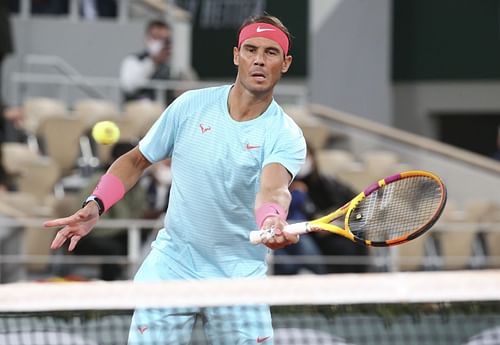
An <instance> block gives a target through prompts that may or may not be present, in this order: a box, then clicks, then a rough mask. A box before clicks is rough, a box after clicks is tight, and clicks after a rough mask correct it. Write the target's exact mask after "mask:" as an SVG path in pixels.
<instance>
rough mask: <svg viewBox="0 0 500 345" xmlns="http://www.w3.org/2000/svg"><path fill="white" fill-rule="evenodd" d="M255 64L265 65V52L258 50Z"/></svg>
mask: <svg viewBox="0 0 500 345" xmlns="http://www.w3.org/2000/svg"><path fill="white" fill-rule="evenodd" d="M253 64H254V65H257V66H264V53H263V52H260V51H258V52H257V54H255V60H254V62H253Z"/></svg>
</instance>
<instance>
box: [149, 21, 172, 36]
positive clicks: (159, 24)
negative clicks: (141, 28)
mask: <svg viewBox="0 0 500 345" xmlns="http://www.w3.org/2000/svg"><path fill="white" fill-rule="evenodd" d="M157 27H158V28H165V29H168V30H170V25H169V24H168V23H167V22H165V21H163V20H160V19H154V20H151V21H150V22H149V23H148V25H147V26H146V33H148V32H150V31H151V30H152V29H153V28H157Z"/></svg>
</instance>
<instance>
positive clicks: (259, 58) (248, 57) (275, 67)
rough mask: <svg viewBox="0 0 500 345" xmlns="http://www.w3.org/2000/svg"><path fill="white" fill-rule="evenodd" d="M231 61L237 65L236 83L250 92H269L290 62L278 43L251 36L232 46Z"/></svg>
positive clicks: (290, 59)
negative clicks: (238, 46) (234, 46)
mask: <svg viewBox="0 0 500 345" xmlns="http://www.w3.org/2000/svg"><path fill="white" fill-rule="evenodd" d="M233 61H234V64H235V65H236V66H238V76H237V78H236V83H237V84H241V85H242V86H243V87H244V88H245V89H247V90H249V91H250V92H252V93H269V92H272V90H273V88H274V86H275V85H276V84H277V83H278V81H279V80H280V78H281V75H282V74H283V73H286V72H287V71H288V68H289V67H290V64H291V63H292V57H291V56H290V55H288V56H284V54H283V50H282V49H281V47H280V45H279V44H278V43H277V42H275V41H273V40H271V39H268V38H264V37H252V38H249V39H247V40H246V41H244V42H243V43H242V44H241V46H240V48H234V51H233Z"/></svg>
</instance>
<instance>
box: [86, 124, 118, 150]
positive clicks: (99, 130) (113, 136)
mask: <svg viewBox="0 0 500 345" xmlns="http://www.w3.org/2000/svg"><path fill="white" fill-rule="evenodd" d="M92 137H93V138H94V140H95V141H96V142H97V143H99V144H102V145H110V144H114V143H116V142H117V141H118V139H120V128H118V126H117V125H116V123H114V122H113V121H100V122H97V123H96V124H95V125H94V127H92Z"/></svg>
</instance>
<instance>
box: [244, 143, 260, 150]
mask: <svg viewBox="0 0 500 345" xmlns="http://www.w3.org/2000/svg"><path fill="white" fill-rule="evenodd" d="M259 147H260V146H259V145H250V144H247V146H245V148H246V149H247V150H252V149H258V148H259Z"/></svg>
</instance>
